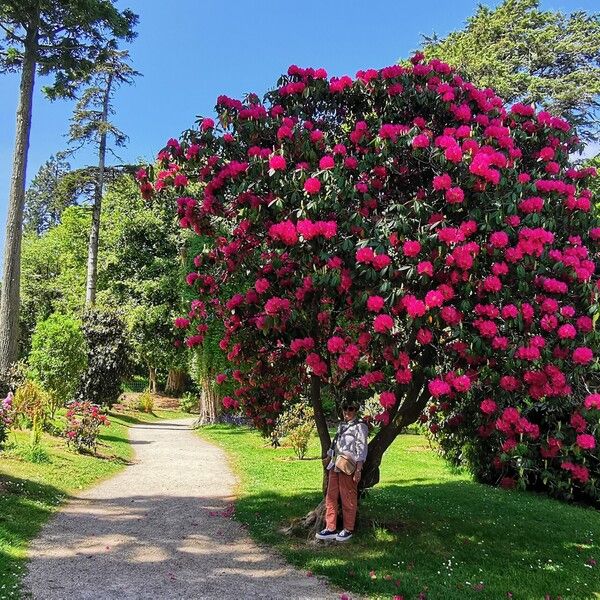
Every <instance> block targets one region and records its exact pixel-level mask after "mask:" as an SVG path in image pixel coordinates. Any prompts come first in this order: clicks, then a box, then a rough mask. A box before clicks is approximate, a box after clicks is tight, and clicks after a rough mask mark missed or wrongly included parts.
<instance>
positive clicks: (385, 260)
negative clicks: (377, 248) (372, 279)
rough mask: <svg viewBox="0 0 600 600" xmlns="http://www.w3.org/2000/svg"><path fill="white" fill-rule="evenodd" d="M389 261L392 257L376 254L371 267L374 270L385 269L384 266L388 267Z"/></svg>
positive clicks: (390, 261)
mask: <svg viewBox="0 0 600 600" xmlns="http://www.w3.org/2000/svg"><path fill="white" fill-rule="evenodd" d="M391 263H392V259H391V258H390V257H389V256H388V255H387V254H377V255H376V256H375V257H374V258H373V260H372V264H373V268H374V269H375V270H376V271H381V270H382V269H385V267H388V266H389V265H390V264H391Z"/></svg>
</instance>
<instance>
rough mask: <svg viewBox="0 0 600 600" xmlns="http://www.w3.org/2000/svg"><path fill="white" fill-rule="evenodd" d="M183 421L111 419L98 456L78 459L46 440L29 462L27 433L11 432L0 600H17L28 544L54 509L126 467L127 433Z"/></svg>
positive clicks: (4, 471)
mask: <svg viewBox="0 0 600 600" xmlns="http://www.w3.org/2000/svg"><path fill="white" fill-rule="evenodd" d="M184 416H185V417H188V418H189V416H190V415H187V414H185V413H181V412H176V411H162V410H158V411H155V412H154V413H152V414H147V413H140V412H137V411H128V412H127V413H124V414H117V413H110V414H109V419H110V427H107V428H105V427H103V428H102V429H101V434H100V437H99V444H98V449H97V452H98V455H97V456H93V455H90V454H77V453H76V452H74V451H72V450H69V449H68V448H67V447H66V443H65V440H64V439H63V438H60V437H54V436H50V435H48V434H44V436H43V439H42V444H41V447H42V451H41V452H39V453H37V454H36V456H34V457H32V456H31V454H30V452H29V450H28V448H29V432H20V431H14V432H11V433H10V435H9V439H8V445H7V449H6V451H5V452H2V453H0V600H3V599H8V598H18V597H20V592H19V581H20V578H21V576H22V574H23V570H24V568H25V562H26V553H27V544H28V542H29V540H30V539H32V538H33V537H35V535H36V534H37V532H38V531H39V529H40V527H41V526H42V525H43V524H44V522H45V521H46V520H47V519H48V518H49V517H50V515H51V514H52V512H54V511H55V510H56V509H57V507H58V505H60V504H61V502H63V501H64V500H65V499H66V498H67V497H68V496H69V495H71V494H73V493H76V492H77V491H79V490H82V489H84V488H86V487H88V486H90V485H91V484H93V483H97V482H98V481H100V480H102V479H105V478H107V477H110V476H112V475H114V474H115V473H117V472H118V471H120V470H121V469H123V468H124V467H125V466H126V465H127V464H128V463H129V461H130V459H131V458H132V456H133V450H132V447H131V445H130V444H129V442H128V440H127V428H128V427H129V426H130V425H134V424H137V423H148V422H154V421H158V420H160V419H167V418H168V419H174V418H182V417H184ZM32 458H34V459H36V460H37V462H32V461H31V459H32Z"/></svg>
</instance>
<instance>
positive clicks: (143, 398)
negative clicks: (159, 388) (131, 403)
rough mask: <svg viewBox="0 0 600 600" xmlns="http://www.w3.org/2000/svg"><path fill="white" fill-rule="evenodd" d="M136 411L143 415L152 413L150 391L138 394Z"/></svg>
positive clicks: (152, 405)
mask: <svg viewBox="0 0 600 600" xmlns="http://www.w3.org/2000/svg"><path fill="white" fill-rule="evenodd" d="M138 410H141V411H142V412H145V413H151V412H153V411H154V396H153V395H152V393H151V392H150V390H146V391H144V392H142V393H141V394H140V397H139V398H138Z"/></svg>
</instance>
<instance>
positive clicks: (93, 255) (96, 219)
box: [85, 74, 113, 306]
mask: <svg viewBox="0 0 600 600" xmlns="http://www.w3.org/2000/svg"><path fill="white" fill-rule="evenodd" d="M112 80H113V76H112V74H111V75H109V76H108V81H107V84H106V90H105V91H104V100H103V103H102V123H103V124H105V123H106V122H107V121H108V108H109V102H110V88H111V86H112ZM105 163H106V129H103V130H102V133H101V134H100V147H99V149H98V179H97V181H96V190H95V192H94V208H93V211H92V228H91V230H90V241H89V245H88V264H87V282H86V289H85V304H86V306H93V305H94V303H95V302H96V276H97V272H98V243H99V240H100V214H101V210H102V191H103V189H104V167H105Z"/></svg>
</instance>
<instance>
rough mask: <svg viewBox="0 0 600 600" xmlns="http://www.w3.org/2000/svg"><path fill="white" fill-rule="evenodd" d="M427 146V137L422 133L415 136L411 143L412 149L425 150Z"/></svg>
mask: <svg viewBox="0 0 600 600" xmlns="http://www.w3.org/2000/svg"><path fill="white" fill-rule="evenodd" d="M428 146H429V137H428V136H427V135H425V134H424V133H420V134H419V135H417V136H415V137H414V138H413V141H412V147H413V148H427V147H428Z"/></svg>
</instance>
